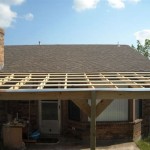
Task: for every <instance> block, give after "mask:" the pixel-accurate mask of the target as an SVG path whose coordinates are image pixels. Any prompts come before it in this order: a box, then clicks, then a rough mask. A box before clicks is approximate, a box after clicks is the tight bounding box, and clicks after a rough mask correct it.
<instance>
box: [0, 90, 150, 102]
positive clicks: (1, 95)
mask: <svg viewBox="0 0 150 150" xmlns="http://www.w3.org/2000/svg"><path fill="white" fill-rule="evenodd" d="M17 91H18V90H16V92H15V90H13V91H12V92H11V91H9V92H8V91H5V90H4V91H3V90H2V91H1V92H0V100H29V99H30V100H54V99H58V98H59V99H60V100H70V99H71V100H76V99H80V100H85V99H89V98H90V97H91V91H61V92H59V91H58V92H57V91H48V92H45V91H42V92H40V91H38V90H36V92H35V91H34V92H32V90H31V91H30V92H29V91H25V92H21V91H20V92H17ZM96 99H150V92H149V91H96Z"/></svg>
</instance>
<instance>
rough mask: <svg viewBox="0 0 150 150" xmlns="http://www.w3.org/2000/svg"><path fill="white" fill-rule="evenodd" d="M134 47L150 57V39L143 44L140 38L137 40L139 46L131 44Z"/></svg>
mask: <svg viewBox="0 0 150 150" xmlns="http://www.w3.org/2000/svg"><path fill="white" fill-rule="evenodd" d="M131 47H132V48H134V49H135V50H137V51H138V52H139V53H141V54H142V55H143V56H145V57H147V58H150V40H149V39H146V40H145V43H144V45H142V44H141V42H140V41H139V40H137V47H136V48H135V46H134V45H131Z"/></svg>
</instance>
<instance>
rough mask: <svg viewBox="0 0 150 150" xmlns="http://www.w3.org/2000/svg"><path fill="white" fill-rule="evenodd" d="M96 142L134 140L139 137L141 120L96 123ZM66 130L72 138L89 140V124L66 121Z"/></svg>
mask: <svg viewBox="0 0 150 150" xmlns="http://www.w3.org/2000/svg"><path fill="white" fill-rule="evenodd" d="M96 129H97V135H96V136H97V140H136V139H139V138H140V137H141V120H139V121H137V122H134V123H133V122H102V123H100V122H98V123H97V128H96ZM68 130H70V133H71V134H73V135H74V136H77V137H79V138H82V139H84V140H85V139H86V140H87V139H89V136H90V124H89V123H88V122H87V123H85V122H84V123H82V122H74V121H68Z"/></svg>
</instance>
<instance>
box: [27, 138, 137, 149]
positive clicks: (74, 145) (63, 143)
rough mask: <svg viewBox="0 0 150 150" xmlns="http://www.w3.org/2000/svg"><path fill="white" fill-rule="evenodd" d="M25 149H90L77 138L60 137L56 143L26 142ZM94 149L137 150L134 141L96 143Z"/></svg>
mask: <svg viewBox="0 0 150 150" xmlns="http://www.w3.org/2000/svg"><path fill="white" fill-rule="evenodd" d="M26 148H27V150H90V146H89V144H85V143H82V141H81V140H78V139H66V138H62V139H60V141H59V142H58V143H52V144H49V143H46V144H43V143H34V144H33V143H32V144H31V143H30V144H29V143H28V144H26ZM96 150H139V148H138V147H137V146H136V144H135V143H134V142H126V143H120V144H111V145H110V144H109V146H101V144H97V148H96Z"/></svg>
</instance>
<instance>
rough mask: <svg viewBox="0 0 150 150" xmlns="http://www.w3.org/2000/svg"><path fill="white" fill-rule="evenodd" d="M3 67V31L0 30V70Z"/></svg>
mask: <svg viewBox="0 0 150 150" xmlns="http://www.w3.org/2000/svg"><path fill="white" fill-rule="evenodd" d="M3 66H4V30H3V29H1V28H0V70H1V69H2V68H3Z"/></svg>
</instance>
